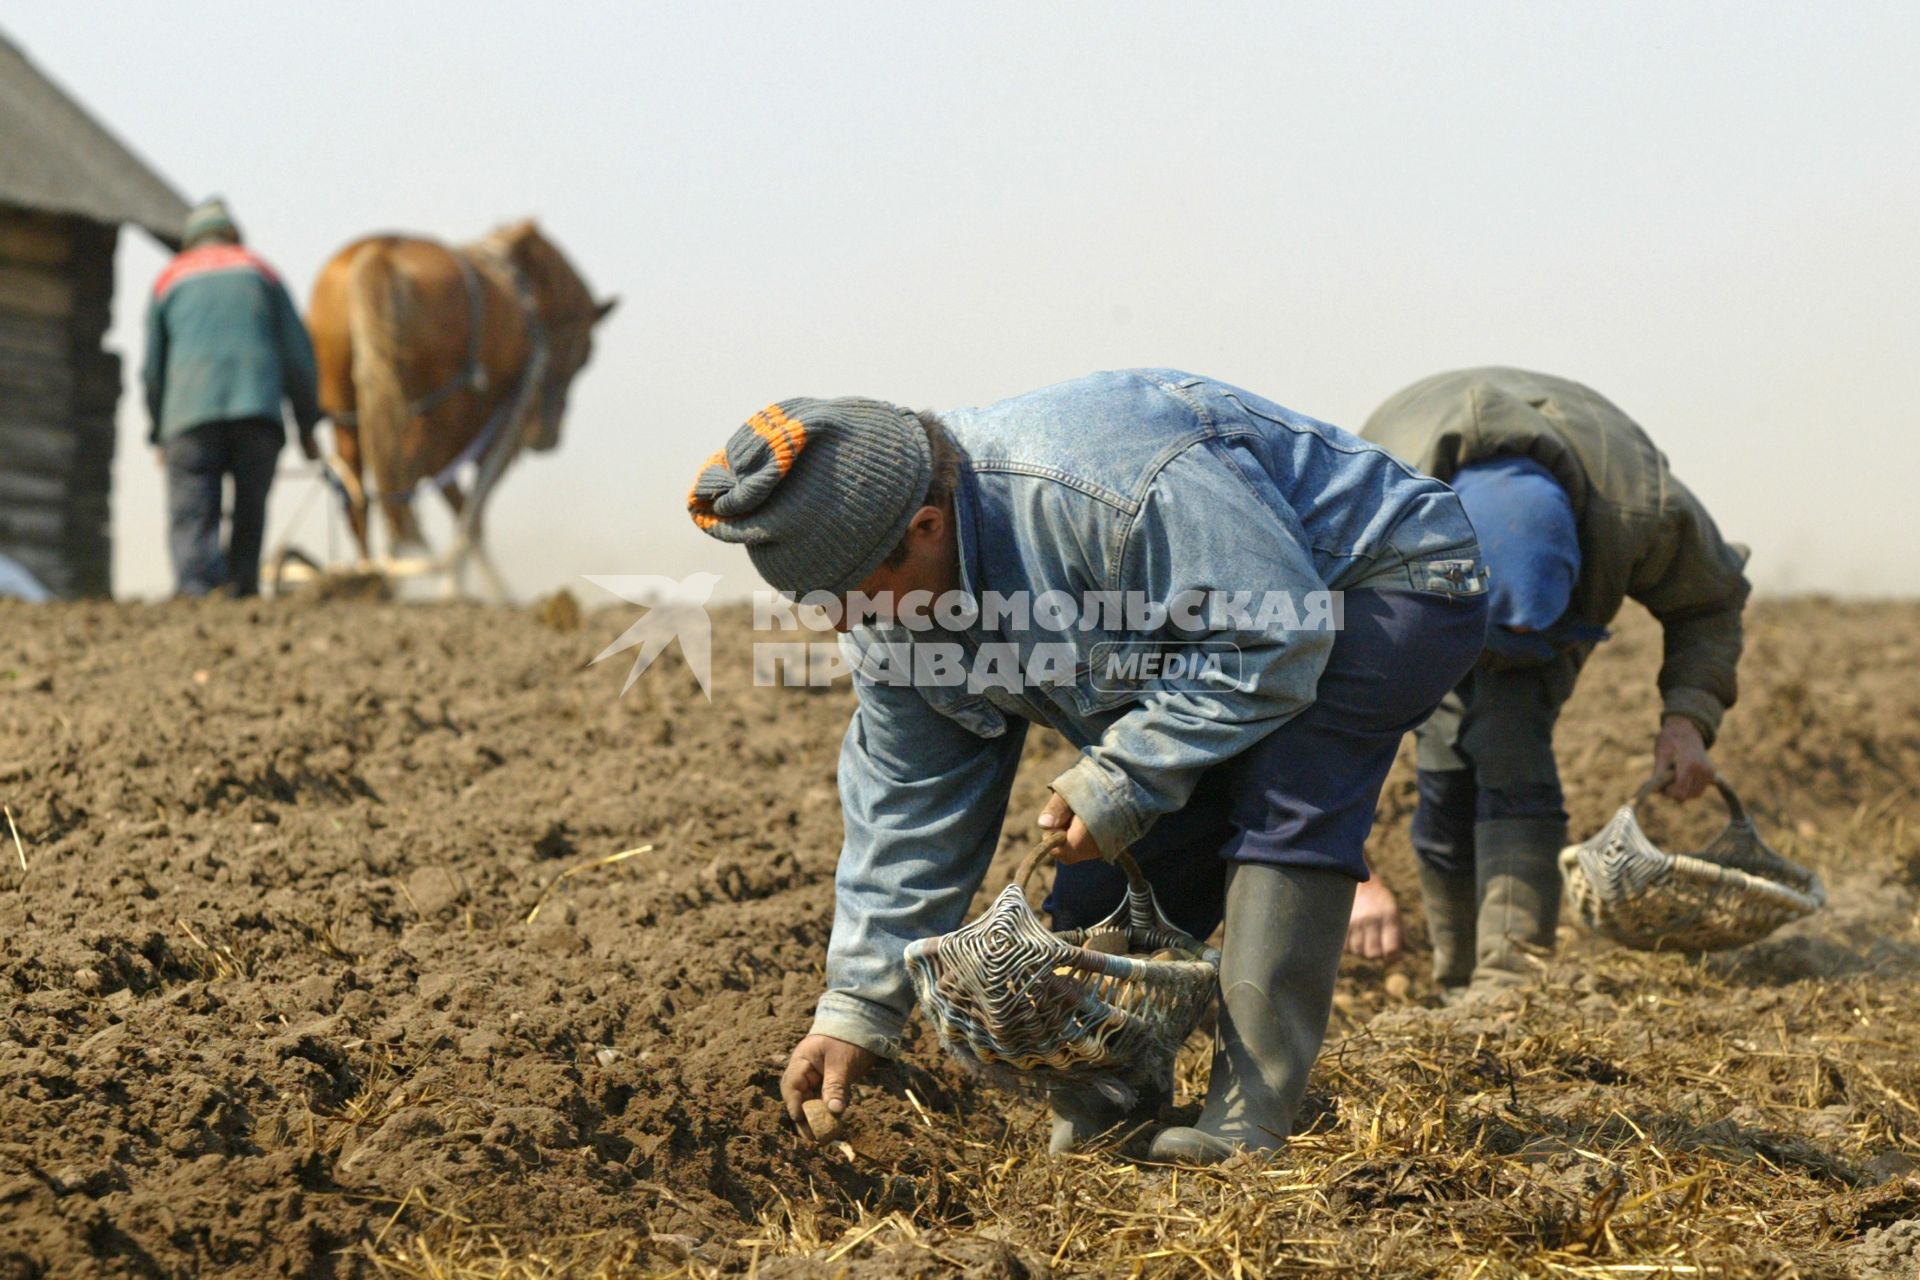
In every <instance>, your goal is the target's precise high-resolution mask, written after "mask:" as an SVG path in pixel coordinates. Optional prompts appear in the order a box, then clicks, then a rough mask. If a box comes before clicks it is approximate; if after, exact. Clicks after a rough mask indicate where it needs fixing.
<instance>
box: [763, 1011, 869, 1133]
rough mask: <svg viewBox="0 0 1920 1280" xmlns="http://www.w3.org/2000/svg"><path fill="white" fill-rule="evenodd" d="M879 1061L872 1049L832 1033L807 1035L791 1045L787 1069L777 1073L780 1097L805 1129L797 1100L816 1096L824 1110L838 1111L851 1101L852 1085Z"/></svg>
mask: <svg viewBox="0 0 1920 1280" xmlns="http://www.w3.org/2000/svg"><path fill="white" fill-rule="evenodd" d="M878 1061H879V1057H878V1055H876V1054H874V1053H873V1052H872V1051H871V1050H867V1049H862V1048H861V1047H860V1046H859V1045H857V1044H848V1043H847V1042H846V1041H845V1040H835V1039H834V1038H833V1037H832V1036H813V1035H810V1036H808V1037H807V1038H806V1039H804V1040H802V1041H801V1042H800V1043H799V1044H797V1045H795V1046H794V1049H793V1056H792V1057H790V1058H788V1059H787V1069H786V1071H785V1072H784V1073H783V1074H782V1075H781V1077H780V1099H781V1101H783V1102H785V1103H786V1104H787V1114H788V1115H790V1116H792V1117H793V1122H794V1123H795V1124H797V1125H800V1126H801V1128H802V1130H803V1131H804V1130H805V1128H806V1122H805V1118H804V1116H803V1115H802V1114H801V1111H800V1104H801V1103H803V1102H805V1101H806V1100H807V1099H808V1098H819V1099H821V1100H822V1101H823V1102H825V1103H826V1104H827V1110H829V1111H831V1112H833V1114H835V1115H839V1114H840V1113H841V1112H843V1111H845V1110H846V1109H847V1104H848V1103H850V1102H852V1101H853V1085H854V1082H855V1081H857V1080H858V1079H859V1078H860V1077H861V1076H864V1075H865V1074H867V1072H869V1071H871V1070H872V1069H873V1064H874V1063H875V1062H878Z"/></svg>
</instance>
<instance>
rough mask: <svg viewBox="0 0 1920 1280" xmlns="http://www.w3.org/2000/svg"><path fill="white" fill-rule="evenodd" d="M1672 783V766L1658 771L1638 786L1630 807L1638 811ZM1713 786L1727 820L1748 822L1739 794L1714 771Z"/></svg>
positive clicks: (1745, 807) (1745, 808)
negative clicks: (1724, 807)
mask: <svg viewBox="0 0 1920 1280" xmlns="http://www.w3.org/2000/svg"><path fill="white" fill-rule="evenodd" d="M1672 781H1673V768H1672V766H1668V767H1667V768H1665V769H1662V770H1660V772H1658V773H1656V774H1654V775H1653V776H1652V777H1651V778H1648V779H1647V780H1646V781H1645V782H1643V783H1641V784H1640V789H1639V790H1638V791H1636V792H1634V793H1633V800H1632V801H1631V807H1632V808H1635V809H1638V808H1639V807H1640V806H1641V805H1642V804H1644V803H1646V800H1647V798H1648V797H1649V796H1651V795H1652V794H1653V793H1654V792H1656V791H1658V790H1660V789H1661V788H1662V787H1664V786H1666V785H1667V784H1668V783H1670V782H1672ZM1713 785H1714V787H1715V789H1717V790H1718V791H1719V792H1720V799H1721V800H1723V801H1725V802H1726V806H1727V818H1728V820H1729V821H1730V822H1734V823H1745V822H1746V821H1747V820H1748V819H1747V806H1746V804H1745V803H1744V802H1742V801H1741V799H1740V793H1739V792H1737V791H1735V790H1734V789H1733V784H1732V783H1730V782H1728V781H1727V780H1726V779H1725V778H1723V777H1721V776H1720V773H1719V771H1718V770H1715V771H1714V775H1713Z"/></svg>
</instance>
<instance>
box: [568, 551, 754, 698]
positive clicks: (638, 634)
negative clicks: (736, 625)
mask: <svg viewBox="0 0 1920 1280" xmlns="http://www.w3.org/2000/svg"><path fill="white" fill-rule="evenodd" d="M582 576H583V577H585V578H586V580H587V581H588V582H591V583H592V584H593V585H594V586H596V587H600V588H602V589H603V590H606V591H611V592H612V593H613V594H614V595H617V596H619V597H620V598H621V599H622V600H625V601H627V602H628V603H629V604H637V605H643V606H645V608H646V610H647V611H646V613H644V614H642V615H641V616H640V620H639V621H637V622H635V623H634V624H633V625H632V626H630V627H628V628H627V629H626V630H625V631H623V632H621V633H620V638H619V639H618V640H615V641H614V642H613V643H612V644H610V645H608V646H607V647H606V648H604V649H602V650H601V651H600V652H599V653H598V654H597V655H595V657H594V659H593V661H592V662H589V663H588V664H587V665H588V666H590V667H591V666H593V665H594V664H595V663H599V662H604V661H605V660H606V659H608V658H611V657H613V656H614V655H615V654H617V653H625V652H626V651H627V650H628V649H634V648H637V649H638V650H639V652H638V653H636V654H634V655H633V666H632V668H630V669H629V670H628V672H627V682H626V683H625V684H623V685H621V686H620V692H621V694H622V695H624V694H625V693H626V692H627V690H629V689H631V688H633V685H634V681H636V680H638V679H639V678H640V673H641V672H643V671H645V670H646V669H647V668H648V667H650V666H652V665H653V660H654V659H655V658H657V657H659V656H660V655H661V654H662V653H664V652H666V649H667V646H668V645H670V644H672V643H673V642H674V641H675V640H678V641H679V642H680V656H681V657H683V658H685V659H686V661H687V666H688V667H689V668H690V669H691V670H692V671H693V678H694V679H695V680H696V681H698V682H699V684H700V692H701V693H704V694H705V695H707V701H708V702H712V701H713V621H712V619H711V618H709V617H708V615H707V601H708V600H710V599H711V598H712V597H713V589H714V587H716V586H718V585H719V583H720V575H719V574H717V573H694V574H689V575H687V576H686V577H684V578H669V577H665V576H664V575H661V574H657V573H626V574H622V573H589V574H583V575H582Z"/></svg>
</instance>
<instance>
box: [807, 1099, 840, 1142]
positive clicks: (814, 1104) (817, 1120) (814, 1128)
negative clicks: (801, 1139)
mask: <svg viewBox="0 0 1920 1280" xmlns="http://www.w3.org/2000/svg"><path fill="white" fill-rule="evenodd" d="M800 1112H801V1114H802V1115H804V1116H806V1118H807V1129H808V1131H809V1132H811V1133H812V1134H813V1140H814V1141H815V1142H827V1141H829V1140H831V1139H832V1138H834V1137H836V1136H838V1134H839V1132H840V1117H839V1116H837V1115H835V1114H833V1112H832V1111H831V1110H829V1109H828V1107H827V1104H826V1103H825V1102H823V1101H821V1100H820V1099H819V1098H808V1099H807V1100H806V1101H805V1102H803V1103H801V1104H800Z"/></svg>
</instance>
